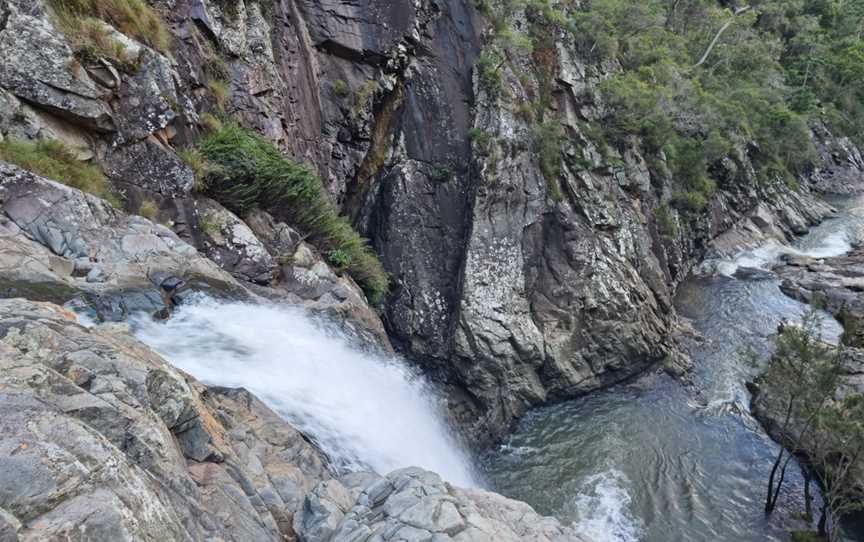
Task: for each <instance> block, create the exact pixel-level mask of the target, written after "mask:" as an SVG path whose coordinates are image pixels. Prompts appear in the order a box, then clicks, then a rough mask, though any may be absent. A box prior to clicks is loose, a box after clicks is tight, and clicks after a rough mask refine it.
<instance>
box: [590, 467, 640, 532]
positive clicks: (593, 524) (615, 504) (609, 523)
mask: <svg viewBox="0 0 864 542" xmlns="http://www.w3.org/2000/svg"><path fill="white" fill-rule="evenodd" d="M629 485H630V481H629V480H628V479H627V476H625V475H624V473H622V472H620V471H618V470H616V469H609V470H607V471H604V472H601V473H598V474H594V475H592V476H589V477H588V478H586V479H585V481H584V482H583V484H582V491H581V492H580V493H579V495H577V496H576V500H575V508H576V511H577V514H578V515H579V519H577V520H576V521H575V522H574V527H575V529H576V531H577V532H578V533H579V534H581V535H583V536H584V537H585V538H586V539H588V540H594V541H596V542H637V541H638V540H640V538H641V536H642V525H641V523H640V522H639V520H638V519H636V518H635V517H633V515H632V513H631V511H630V501H631V499H630V494H629V493H628V491H627V487H628V486H629Z"/></svg>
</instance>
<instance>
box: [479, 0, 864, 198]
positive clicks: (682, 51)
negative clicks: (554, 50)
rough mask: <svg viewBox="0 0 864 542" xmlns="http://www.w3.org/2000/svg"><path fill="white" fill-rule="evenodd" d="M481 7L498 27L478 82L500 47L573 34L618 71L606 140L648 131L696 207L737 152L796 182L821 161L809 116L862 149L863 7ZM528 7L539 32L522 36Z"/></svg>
mask: <svg viewBox="0 0 864 542" xmlns="http://www.w3.org/2000/svg"><path fill="white" fill-rule="evenodd" d="M475 3H476V5H477V6H478V9H480V10H481V12H483V13H484V14H485V15H486V16H487V17H490V18H491V20H492V25H491V27H492V29H493V30H492V32H490V39H489V40H487V47H486V48H485V49H484V55H485V56H481V59H480V63H479V64H478V67H479V68H480V69H481V81H482V80H483V77H482V76H483V75H484V73H483V68H484V66H493V68H494V67H495V66H498V65H500V64H498V63H496V62H494V60H497V59H496V58H493V59H492V60H493V61H490V60H489V59H490V57H494V56H495V55H496V54H497V55H499V57H502V58H503V57H506V54H501V53H500V51H502V50H506V49H507V48H508V47H509V48H513V47H518V48H521V49H525V48H529V49H532V50H533V52H534V53H535V56H536V52H537V51H538V49H540V48H543V47H550V45H548V44H544V43H543V42H544V37H543V36H544V35H546V36H548V35H549V34H550V32H549V31H548V28H549V26H550V25H554V26H556V27H558V28H559V29H560V30H562V31H564V32H567V33H569V34H570V36H571V37H572V39H573V40H574V41H575V44H576V46H577V48H578V49H579V50H580V51H581V52H582V54H583V56H584V57H585V58H587V59H589V60H590V61H592V62H594V63H596V64H597V65H600V66H604V68H603V71H606V72H610V73H612V75H611V77H608V78H607V79H606V80H605V81H604V82H603V83H602V84H601V86H600V91H601V92H600V94H601V96H602V99H603V100H604V102H605V103H606V104H607V105H608V106H609V108H608V109H609V117H608V118H607V120H606V122H605V123H604V128H605V130H604V132H605V137H606V138H607V139H608V140H610V141H612V142H614V141H615V140H616V139H617V138H620V137H623V136H626V135H631V134H633V135H640V136H642V138H643V141H644V142H645V144H646V146H647V147H648V150H649V151H650V150H654V151H661V150H662V151H663V152H664V153H665V156H666V158H667V163H668V165H669V166H670V167H671V169H672V170H673V171H672V172H673V174H674V175H675V177H676V179H679V180H680V181H681V182H682V184H683V189H684V190H686V191H689V193H690V194H691V195H692V196H693V197H692V198H690V201H692V202H694V203H695V204H694V206H698V201H699V198H700V197H701V194H706V193H708V192H710V191H711V190H713V181H711V175H710V166H711V164H712V163H714V162H716V161H717V160H718V159H719V158H722V157H723V156H726V155H728V154H729V153H730V151H732V150H733V149H734V148H749V149H750V151H748V153H749V154H750V156H751V158H752V159H753V163H754V165H755V166H756V167H757V170H758V171H757V172H758V174H759V177H760V178H761V179H763V180H766V181H771V180H776V179H784V180H786V181H787V182H794V179H795V178H796V177H797V176H798V175H800V174H802V173H805V172H806V171H807V170H808V168H810V167H811V164H812V163H813V158H814V154H813V149H812V143H811V140H810V134H809V130H808V124H809V123H811V122H812V121H816V120H818V121H821V122H824V123H826V124H827V125H828V126H829V127H830V128H831V129H832V130H833V131H834V132H835V133H837V134H838V135H846V136H849V137H851V138H852V139H853V140H855V142H856V143H857V144H859V145H861V144H864V40H862V34H864V0H750V1H748V0H733V1H728V0H638V1H637V0H586V1H584V2H574V1H571V0H558V1H556V0H476V2H475ZM522 9H524V11H525V13H526V18H527V20H528V21H529V23H531V22H532V21H533V23H534V24H533V27H534V30H533V31H532V30H531V29H530V28H529V29H528V30H527V31H523V32H521V33H520V32H514V25H512V24H510V23H511V21H510V20H509V18H510V17H511V16H512V15H513V14H514V13H518V11H519V10H522ZM538 22H539V23H540V24H539V25H538V24H537V23H538ZM529 26H530V25H529ZM537 28H540V29H542V30H543V32H537V31H536V29H537ZM546 39H547V40H548V38H546ZM496 51H497V52H496ZM484 62H485V64H484ZM486 71H489V70H488V69H487V70H486ZM491 75H494V74H491V72H490V73H487V74H486V80H487V81H494V78H493V77H491Z"/></svg>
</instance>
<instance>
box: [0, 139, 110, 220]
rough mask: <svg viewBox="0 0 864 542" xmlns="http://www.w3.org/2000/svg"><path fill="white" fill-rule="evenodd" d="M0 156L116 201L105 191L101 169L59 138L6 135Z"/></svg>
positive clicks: (38, 173) (41, 173)
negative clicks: (85, 159) (76, 153)
mask: <svg viewBox="0 0 864 542" xmlns="http://www.w3.org/2000/svg"><path fill="white" fill-rule="evenodd" d="M0 160H5V161H6V162H9V163H12V164H15V165H16V166H18V167H21V168H23V169H26V170H28V171H32V172H33V173H35V174H37V175H40V176H42V177H46V178H48V179H51V180H53V181H57V182H61V183H63V184H65V185H69V186H71V187H73V188H77V189H79V190H83V191H84V192H89V193H91V194H93V195H95V196H98V197H100V198H103V199H107V200H108V201H109V203H111V204H112V205H114V204H115V203H116V202H115V200H114V198H113V196H112V194H110V193H109V192H108V187H107V182H106V180H105V176H104V175H103V174H102V171H101V170H100V169H99V168H98V167H96V166H95V165H93V164H91V163H89V162H82V161H81V160H79V159H78V157H77V156H75V153H74V152H73V151H72V150H71V149H70V148H69V147H67V146H66V145H65V144H63V143H62V142H61V141H55V140H47V139H46V140H40V141H35V142H32V141H22V140H17V139H11V138H10V139H6V140H4V141H2V142H0Z"/></svg>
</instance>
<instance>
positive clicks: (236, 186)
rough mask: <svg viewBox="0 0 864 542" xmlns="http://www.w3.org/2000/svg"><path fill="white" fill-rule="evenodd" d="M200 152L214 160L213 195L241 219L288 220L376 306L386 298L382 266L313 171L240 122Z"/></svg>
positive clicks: (209, 178) (209, 189)
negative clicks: (256, 211)
mask: <svg viewBox="0 0 864 542" xmlns="http://www.w3.org/2000/svg"><path fill="white" fill-rule="evenodd" d="M199 150H200V151H201V153H202V154H203V155H204V157H205V158H206V159H207V162H208V166H207V168H206V170H207V175H206V182H205V187H204V188H205V192H206V193H207V194H209V195H210V196H211V197H213V198H214V199H216V200H217V201H219V202H221V203H222V204H223V205H225V206H226V207H228V208H229V209H231V210H232V211H233V212H235V213H236V214H238V215H241V216H242V215H243V214H245V213H246V212H248V211H249V210H251V209H253V208H256V207H258V208H262V209H264V210H267V211H269V212H272V213H273V214H276V215H277V216H279V217H280V218H283V219H285V220H287V221H288V222H289V223H291V224H293V225H294V226H296V227H298V228H299V229H300V230H302V231H303V233H305V234H307V235H309V239H310V240H311V241H312V242H313V243H314V244H315V245H316V246H317V247H318V249H319V250H321V251H322V252H324V253H325V254H328V256H329V258H328V259H330V260H331V263H333V264H335V265H336V266H337V267H338V268H340V269H341V270H344V271H346V272H348V273H349V274H350V275H351V276H352V277H353V278H354V280H356V281H357V282H358V283H359V284H360V286H361V287H362V288H363V289H364V291H365V292H366V294H367V295H368V296H369V298H370V300H371V301H372V302H373V303H374V302H377V301H379V300H380V299H381V298H382V297H383V296H384V294H385V293H386V292H387V288H388V282H389V280H388V277H387V274H386V273H385V272H384V269H383V267H382V266H381V262H380V261H379V260H378V258H377V256H376V255H375V253H374V252H373V251H372V250H371V249H370V248H369V246H368V244H367V241H366V240H365V239H363V238H362V237H361V236H360V235H359V234H358V233H357V232H356V231H355V230H354V228H353V227H352V226H351V223H350V222H349V221H348V219H346V218H345V217H342V216H340V215H339V213H338V212H337V210H336V208H335V207H334V206H333V205H332V204H331V203H330V201H329V200H328V199H327V196H326V194H325V193H324V188H323V187H322V185H321V181H320V179H319V178H318V177H317V176H316V175H315V174H314V173H313V172H312V171H310V170H309V169H308V168H306V167H304V166H302V165H300V164H297V163H295V162H293V161H291V160H289V159H287V158H285V156H283V155H282V153H281V152H280V151H279V150H278V149H277V148H276V147H274V146H273V145H272V144H271V143H269V142H267V141H265V140H264V139H262V138H260V137H259V136H257V135H255V134H253V133H251V132H249V131H248V130H245V129H243V128H241V127H240V126H238V125H237V124H234V123H225V124H224V125H223V126H222V127H221V128H220V129H219V130H216V131H214V132H212V133H211V134H209V135H208V136H206V137H205V138H204V139H203V140H202V141H201V143H200V145H199Z"/></svg>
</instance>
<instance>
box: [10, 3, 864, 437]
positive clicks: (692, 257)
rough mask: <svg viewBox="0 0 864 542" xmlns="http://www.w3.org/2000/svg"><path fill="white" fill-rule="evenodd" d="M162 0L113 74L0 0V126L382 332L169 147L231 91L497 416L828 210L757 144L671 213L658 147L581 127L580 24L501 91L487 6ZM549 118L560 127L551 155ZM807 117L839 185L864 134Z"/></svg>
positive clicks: (619, 349)
mask: <svg viewBox="0 0 864 542" xmlns="http://www.w3.org/2000/svg"><path fill="white" fill-rule="evenodd" d="M152 4H153V6H154V8H155V9H156V10H157V12H158V13H159V14H160V16H161V17H162V18H163V19H164V20H165V22H166V24H167V25H168V27H169V30H170V33H171V36H172V38H171V47H170V50H169V51H168V52H166V53H164V54H163V53H160V52H158V51H155V50H153V49H151V48H149V47H147V46H145V45H142V44H140V43H137V42H135V41H134V40H132V39H131V38H128V37H121V38H119V39H122V40H123V42H124V43H125V44H126V45H127V51H129V52H130V53H132V54H134V55H136V58H137V65H138V67H137V69H136V70H134V71H131V72H122V71H118V70H117V69H115V68H114V67H113V66H112V65H111V64H110V62H107V61H106V60H105V59H97V60H93V59H90V60H85V61H81V60H80V59H79V58H77V57H76V56H75V55H74V53H73V50H72V49H71V48H70V46H69V44H68V43H67V41H66V40H64V38H63V37H62V34H60V33H59V32H57V30H56V28H55V25H54V22H53V20H52V17H51V15H50V10H49V9H48V7H47V5H46V4H45V3H44V2H43V1H41V0H40V1H38V2H32V1H29V0H28V1H21V0H3V1H2V2H0V14H2V17H0V20H2V21H3V25H2V27H0V42H2V45H3V48H2V50H3V55H4V60H5V62H4V63H3V65H2V68H0V103H2V104H3V106H2V107H0V133H2V134H3V135H4V137H18V138H21V137H24V138H58V139H62V140H64V141H67V142H68V143H70V144H71V145H73V146H74V147H76V149H77V150H78V152H79V153H80V154H81V157H82V158H87V157H90V156H93V157H95V159H96V161H97V162H98V163H99V164H100V165H101V166H102V168H103V169H104V170H105V171H106V173H107V174H108V175H109V177H110V178H111V180H112V182H113V183H114V185H115V186H117V187H118V188H120V189H121V190H122V193H123V196H124V200H125V206H126V208H127V210H129V211H132V212H137V210H138V209H139V208H140V207H141V205H142V203H143V202H155V204H156V206H157V207H158V212H157V213H156V216H155V217H154V219H155V220H156V221H162V222H164V223H166V224H168V225H169V226H170V229H171V230H173V232H174V234H176V235H177V236H179V238H180V240H182V241H184V242H185V243H187V244H189V245H192V246H194V247H196V248H198V249H199V250H200V251H201V253H202V254H204V255H206V256H207V257H209V259H210V260H211V261H212V262H215V263H216V264H217V265H218V266H219V267H220V268H221V269H222V270H223V271H224V272H226V273H228V274H231V275H233V277H234V278H235V279H237V280H239V281H240V282H241V283H243V284H246V286H244V289H247V290H248V289H251V290H255V291H258V290H256V289H260V288H261V287H263V288H264V289H269V290H272V289H273V288H275V289H277V290H279V291H281V292H282V294H281V295H285V293H286V292H290V293H291V296H293V297H291V298H292V299H294V300H298V299H299V300H306V301H309V302H318V301H319V300H320V299H322V296H323V299H324V304H325V305H328V306H331V307H340V309H339V311H340V312H341V313H342V314H351V315H360V320H361V321H362V322H364V324H363V326H364V327H365V328H368V329H371V330H373V332H375V333H377V334H378V336H379V337H381V336H382V335H383V334H382V333H380V330H381V327H380V326H381V323H380V322H378V318H377V316H376V315H375V314H373V313H372V311H369V310H368V309H367V308H365V304H364V303H363V301H362V296H361V294H359V293H358V291H357V289H356V288H354V287H353V285H351V284H348V282H350V280H348V279H343V278H339V277H337V276H336V275H335V274H333V273H332V272H330V271H329V270H328V269H327V268H326V265H324V264H323V263H322V265H317V266H316V264H315V262H314V261H312V260H310V259H309V258H307V257H305V256H304V255H305V254H306V253H307V252H308V251H301V252H303V254H299V255H297V254H295V252H296V251H297V250H299V249H298V247H299V246H300V243H299V240H300V236H299V235H297V234H294V233H291V231H290V226H291V225H290V224H280V223H279V218H278V217H275V218H274V217H271V216H261V215H260V214H259V215H257V216H251V217H250V216H246V217H237V216H234V215H233V214H232V213H230V212H229V211H228V210H226V209H224V208H222V207H221V206H220V205H219V204H218V203H217V202H215V201H212V200H208V199H206V198H203V197H202V196H200V195H198V194H196V193H195V191H194V186H193V185H194V174H193V171H192V170H191V168H190V167H189V166H188V165H187V164H186V163H184V162H183V161H182V160H180V159H179V158H178V156H177V153H176V151H177V150H178V149H180V148H182V147H184V146H186V145H188V144H190V143H192V142H193V141H194V140H195V139H196V138H197V137H198V135H199V134H200V133H201V131H202V126H203V124H206V122H207V120H206V113H208V112H215V111H217V110H218V109H220V108H224V111H225V113H226V114H227V115H228V116H230V117H232V118H235V119H239V120H240V121H241V122H242V123H243V124H244V125H245V126H247V127H249V128H252V129H254V130H256V131H258V132H259V133H261V134H263V135H264V136H266V137H267V138H268V139H270V140H271V141H273V142H275V143H277V144H278V145H279V146H280V147H281V148H282V149H283V150H284V151H285V152H286V153H287V154H288V155H290V156H293V157H294V158H295V159H297V160H299V161H303V162H305V163H308V164H311V165H312V166H314V168H315V170H316V171H317V172H318V174H319V175H320V176H321V178H322V179H323V180H324V183H325V185H326V187H327V189H328V191H329V193H330V195H331V197H332V199H333V200H334V202H336V203H337V204H339V205H340V206H341V208H342V210H343V211H344V212H345V213H346V214H347V215H349V216H351V217H353V219H354V222H355V225H356V226H357V227H358V228H360V229H361V230H362V231H363V232H364V233H366V234H367V235H368V236H369V238H370V239H371V240H372V243H373V246H374V247H375V249H376V251H377V252H378V253H379V254H380V256H381V258H382V260H383V262H384V264H385V268H386V269H387V271H388V272H389V273H390V274H391V277H392V287H391V292H390V295H389V296H388V298H387V299H386V301H385V303H384V304H383V305H382V306H381V307H380V314H381V315H382V316H383V324H384V326H385V327H386V331H387V335H388V336H389V339H390V341H391V342H392V344H393V345H394V346H395V347H396V348H397V349H399V350H401V351H403V352H404V353H406V355H407V356H408V357H409V358H411V359H412V360H415V361H416V362H418V363H420V364H422V365H423V366H424V367H425V368H427V369H428V370H429V372H430V373H431V374H434V375H436V377H437V378H438V379H439V380H440V381H441V382H442V383H443V384H444V385H445V386H447V387H448V389H450V390H451V391H452V393H451V394H450V396H451V399H452V401H451V402H452V411H453V412H454V415H455V416H456V417H457V418H459V419H461V420H462V422H463V424H465V425H466V426H467V427H469V428H471V429H472V430H474V431H477V432H479V433H482V434H483V435H486V436H490V437H492V436H495V435H498V434H500V433H501V432H502V431H503V430H505V429H506V427H508V425H509V424H510V423H511V422H512V421H513V420H514V419H515V418H516V417H518V416H519V415H521V414H522V413H523V412H524V411H525V410H526V409H527V408H529V407H530V406H531V405H534V404H538V403H541V402H544V401H548V400H554V399H561V398H566V397H571V396H574V395H577V394H581V393H585V392H589V391H591V390H594V389H597V388H600V387H603V386H607V385H610V384H612V383H615V382H618V381H621V380H623V379H626V378H629V377H631V376H633V375H635V374H638V373H639V372H641V371H643V370H645V369H646V368H647V367H650V366H652V365H655V364H657V363H660V362H663V361H664V360H669V359H672V358H674V357H675V356H676V351H675V347H674V344H673V343H672V341H670V340H669V339H668V337H669V335H670V332H671V331H672V329H673V328H674V325H675V317H674V310H673V308H672V305H671V298H672V295H673V293H674V290H675V286H676V284H677V283H678V281H680V280H681V279H682V277H684V276H685V275H686V273H687V272H688V271H689V269H690V267H691V265H692V264H693V263H694V262H695V261H696V260H697V259H698V258H699V257H700V256H702V255H704V254H705V252H706V251H708V250H712V249H714V250H716V251H718V252H722V251H724V250H731V249H733V248H734V247H736V246H740V245H741V244H746V243H749V242H753V241H754V239H755V238H758V237H760V236H765V235H771V236H778V235H779V236H787V235H790V234H791V233H797V232H801V231H803V230H804V229H806V228H807V227H808V226H809V225H810V224H812V223H813V222H815V221H817V220H819V219H820V218H822V217H823V216H824V215H825V214H826V213H827V212H828V209H827V208H824V207H820V206H818V205H814V204H813V203H812V201H811V200H810V199H809V198H808V195H807V194H808V191H809V190H810V180H808V179H802V186H801V189H800V190H798V191H792V190H790V189H788V188H786V187H784V186H773V187H770V186H769V187H764V186H763V187H757V183H756V182H755V175H754V173H753V168H752V165H751V164H750V161H749V159H748V157H747V149H741V150H740V151H739V152H737V153H736V154H735V155H733V156H730V157H729V158H727V159H726V160H725V161H724V163H723V164H722V167H721V168H720V169H719V170H718V171H716V172H714V174H715V176H716V177H717V178H718V179H719V186H718V188H719V190H718V191H717V192H716V193H715V195H714V196H713V197H712V198H711V199H710V201H709V202H708V208H707V212H705V213H701V214H699V215H698V216H689V215H687V214H685V213H678V212H677V211H674V209H671V208H670V206H669V201H670V199H671V197H672V193H673V187H674V182H675V180H674V179H672V178H671V176H670V173H669V172H668V168H666V167H665V166H664V161H663V157H662V156H660V157H656V156H650V157H648V156H646V155H645V154H644V152H643V150H642V146H641V142H640V141H638V139H635V138H631V140H629V141H628V142H625V143H623V144H622V145H621V146H619V147H618V148H615V149H611V148H609V147H608V146H606V145H605V144H603V143H602V142H599V141H596V137H594V136H593V135H592V126H594V127H596V126H597V125H599V124H601V123H602V122H603V118H604V115H605V114H606V112H605V109H604V105H603V100H602V96H599V95H597V93H596V91H595V88H596V84H597V82H598V81H600V80H602V79H603V78H604V76H605V75H606V74H608V73H610V71H614V70H615V69H616V67H615V66H612V65H605V64H604V65H602V66H598V65H594V64H589V63H585V62H583V61H582V60H581V58H582V55H581V53H580V51H579V50H578V48H577V46H576V44H575V43H573V40H572V38H568V36H567V35H566V34H564V33H562V34H560V35H554V34H553V35H549V36H547V37H546V39H545V40H544V44H543V45H542V47H539V48H535V50H534V51H533V53H531V54H528V53H519V52H518V51H517V52H515V53H508V54H509V59H508V62H507V63H506V64H504V65H502V67H501V69H500V78H501V82H502V89H498V90H494V89H490V88H488V85H487V84H485V83H484V81H483V80H482V77H480V75H478V74H477V73H475V72H476V70H475V69H474V64H475V61H476V59H477V57H478V55H479V53H480V51H481V50H482V48H483V47H488V46H489V45H488V39H487V37H486V35H485V32H486V27H487V23H486V21H484V20H483V18H482V17H480V16H479V15H478V14H477V13H475V12H474V10H473V9H472V8H471V6H470V3H469V2H466V1H465V0H446V1H445V0H437V1H429V2H366V3H364V2H360V3H357V2H353V3H347V2H329V1H328V2H323V1H320V0H280V1H273V0H258V1H255V0H247V1H240V2H236V3H231V4H225V3H221V2H216V1H213V0H158V1H154V2H153V3H152ZM511 19H512V20H511V21H510V23H511V24H513V25H515V27H517V28H527V27H530V26H531V25H532V24H536V23H534V22H532V21H531V20H530V17H529V16H528V15H526V14H525V13H523V12H516V13H514V14H512V15H511ZM214 85H215V86H214ZM217 86H222V87H225V88H223V89H222V90H220V91H218V92H217V91H215V90H214V88H215V87H217ZM226 90H227V91H226ZM539 101H543V103H547V102H548V103H547V105H546V106H545V107H544V108H543V109H542V110H541V111H538V110H537V109H536V108H534V109H532V111H533V112H527V111H526V108H525V107H524V105H525V104H533V103H535V102H539ZM540 125H542V126H552V128H553V134H555V136H554V143H555V145H556V147H555V148H554V151H555V154H554V158H553V161H554V162H555V164H556V167H555V168H554V170H555V173H554V175H552V176H550V174H549V171H548V169H549V168H548V167H545V166H544V163H543V161H544V160H547V158H544V157H543V152H545V151H543V150H542V149H540V148H539V146H540V145H541V144H542V142H540V141H539V140H538V126H540ZM814 138H815V140H816V142H817V147H818V148H819V150H820V155H821V160H822V162H823V163H822V165H821V166H820V167H819V168H817V170H816V171H815V172H814V173H813V176H812V177H813V178H812V180H813V182H814V183H815V185H816V186H818V187H820V188H823V189H825V188H826V187H827V188H829V189H836V187H837V186H840V185H843V186H847V187H848V186H849V180H850V179H854V178H855V177H856V175H859V174H860V172H861V171H862V161H861V158H860V154H859V153H858V151H857V150H856V149H854V147H853V146H852V145H851V144H849V142H848V141H846V140H836V139H835V138H833V137H832V136H831V134H830V133H828V132H827V131H826V130H824V129H821V128H817V129H816V130H815V132H814ZM649 158H650V160H649ZM649 162H650V165H649ZM13 221H15V220H14V219H13ZM15 222H16V223H17V221H15ZM214 224H215V226H214ZM19 226H20V224H19ZM286 228H287V229H286ZM24 229H26V228H24ZM727 231H731V232H733V233H731V234H727V235H726V236H725V237H722V238H721V242H713V240H715V238H717V237H718V236H720V235H721V234H723V233H724V232H727ZM162 233H163V234H164V235H168V232H162ZM49 246H50V245H49ZM57 248H61V247H57ZM55 252H56V251H55ZM286 254H287V255H290V256H292V257H291V258H280V256H284V255H286ZM59 255H61V256H63V255H64V254H62V253H60V254H59ZM75 257H76V258H78V259H80V256H78V255H75ZM292 258H293V259H292ZM97 259H98V258H97ZM280 261H294V262H305V263H306V264H308V265H306V267H299V266H296V265H288V266H287V268H286V266H285V265H282V264H280ZM81 265H82V266H84V264H83V262H82V264H81ZM81 269H82V270H81V271H76V273H83V272H84V271H83V269H84V267H82V268H81ZM88 273H89V271H88ZM94 273H97V272H94ZM224 278H225V277H222V279H221V280H223V281H224ZM310 281H311V284H310ZM226 282H227V281H226ZM259 293H260V292H259ZM384 342H386V340H385V341H384Z"/></svg>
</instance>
